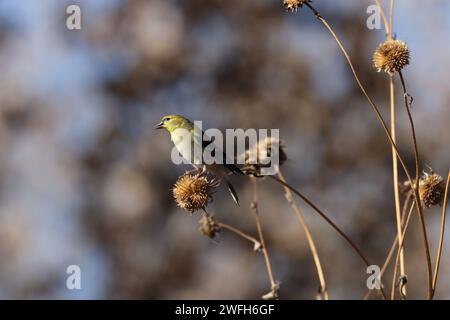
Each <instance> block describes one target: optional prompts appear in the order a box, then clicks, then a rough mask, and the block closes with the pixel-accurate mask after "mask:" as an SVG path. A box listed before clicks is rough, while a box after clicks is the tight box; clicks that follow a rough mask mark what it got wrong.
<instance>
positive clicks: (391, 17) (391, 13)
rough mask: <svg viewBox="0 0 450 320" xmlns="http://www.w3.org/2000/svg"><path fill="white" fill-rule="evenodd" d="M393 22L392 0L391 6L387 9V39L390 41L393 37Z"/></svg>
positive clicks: (392, 1)
mask: <svg viewBox="0 0 450 320" xmlns="http://www.w3.org/2000/svg"><path fill="white" fill-rule="evenodd" d="M393 20H394V0H391V6H390V9H389V32H388V39H392V36H393V30H394V28H393V26H392V24H393Z"/></svg>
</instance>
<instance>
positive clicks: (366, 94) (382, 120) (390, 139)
mask: <svg viewBox="0 0 450 320" xmlns="http://www.w3.org/2000/svg"><path fill="white" fill-rule="evenodd" d="M305 5H306V6H307V7H308V8H309V9H311V11H312V12H313V13H314V14H315V16H316V17H317V19H319V20H320V21H321V22H322V24H323V25H324V26H325V28H327V30H328V31H329V32H330V33H331V35H332V36H333V38H334V40H335V41H336V43H337V44H338V46H339V48H340V49H341V51H342V53H343V54H344V56H345V59H346V60H347V63H348V65H349V67H350V69H351V71H352V74H353V77H354V78H355V81H356V83H357V84H358V86H359V88H360V90H361V92H362V93H363V95H364V97H366V99H367V101H368V102H369V104H370V106H371V107H372V109H373V111H374V112H375V114H376V116H377V118H378V120H379V122H380V124H381V126H382V127H383V130H384V132H385V133H386V136H387V137H388V139H389V142H390V143H391V145H392V147H393V148H394V149H395V153H396V154H397V158H398V161H399V162H400V164H401V165H402V168H403V170H404V171H405V174H406V176H407V178H408V180H409V182H410V183H411V185H412V183H413V181H412V178H411V175H410V173H409V171H408V168H407V167H406V164H405V161H403V158H402V157H401V155H400V152H399V150H398V148H397V145H396V144H395V142H394V141H393V140H392V136H391V133H390V131H389V129H388V126H387V124H386V121H385V120H384V118H383V116H382V115H381V112H380V110H379V109H378V107H377V106H376V104H375V103H374V102H373V100H372V98H371V97H370V96H369V94H368V93H367V91H366V89H365V88H364V86H363V84H362V83H361V80H359V77H358V74H357V73H356V70H355V67H354V66H353V62H352V60H351V59H350V56H349V55H348V53H347V51H346V50H345V48H344V46H343V45H342V43H341V41H340V40H339V38H338V37H337V35H336V33H335V32H334V31H333V28H331V26H330V25H329V24H328V22H327V21H326V20H325V19H324V18H323V17H322V16H321V15H320V13H319V12H318V11H317V10H316V9H314V7H313V6H312V5H311V4H310V3H309V2H305Z"/></svg>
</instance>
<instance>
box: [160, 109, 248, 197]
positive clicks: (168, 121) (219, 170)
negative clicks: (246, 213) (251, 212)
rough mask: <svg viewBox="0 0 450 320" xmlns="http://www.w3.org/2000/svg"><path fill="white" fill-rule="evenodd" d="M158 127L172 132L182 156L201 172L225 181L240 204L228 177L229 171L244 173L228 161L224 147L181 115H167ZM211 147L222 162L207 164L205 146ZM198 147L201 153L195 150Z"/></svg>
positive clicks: (172, 137) (173, 140)
mask: <svg viewBox="0 0 450 320" xmlns="http://www.w3.org/2000/svg"><path fill="white" fill-rule="evenodd" d="M155 128H156V129H162V128H164V129H166V130H167V131H168V132H169V133H170V138H171V140H172V142H173V143H174V145H175V148H176V149H177V150H178V152H179V153H180V154H181V156H182V157H183V158H184V159H185V160H186V161H188V162H189V163H190V164H192V165H193V166H194V167H195V168H196V169H197V170H198V171H199V174H200V173H204V172H205V171H208V172H210V173H212V174H213V175H215V176H217V177H219V178H220V179H221V180H223V181H225V183H226V184H227V187H228V190H229V192H230V194H231V197H232V198H233V200H234V202H235V203H236V204H237V205H238V206H239V198H238V195H237V193H236V190H235V189H234V187H233V185H232V184H231V182H230V181H229V179H228V174H227V171H229V172H231V173H239V174H244V173H243V172H242V171H241V169H239V168H238V167H237V166H236V165H234V164H232V163H230V161H227V156H226V154H225V152H223V151H222V149H221V148H220V147H219V146H217V145H215V144H214V142H213V141H212V140H211V139H210V138H209V137H208V136H206V135H205V133H204V132H203V131H201V130H200V129H199V128H198V127H195V125H194V123H193V122H192V121H190V120H189V119H186V118H185V117H183V116H180V115H167V116H164V117H163V118H162V119H161V122H160V123H158V125H156V127H155ZM206 147H208V149H210V148H211V147H213V148H211V149H212V150H213V151H212V156H213V157H214V156H215V155H216V154H217V155H218V156H219V158H220V160H221V161H220V163H212V164H206V163H204V159H203V151H204V150H205V148H206ZM196 149H198V150H199V151H201V152H200V153H199V154H197V153H196V152H195V150H196Z"/></svg>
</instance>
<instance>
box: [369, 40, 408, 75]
mask: <svg viewBox="0 0 450 320" xmlns="http://www.w3.org/2000/svg"><path fill="white" fill-rule="evenodd" d="M409 57H410V54H409V49H408V46H407V45H406V43H405V42H403V41H400V40H387V41H385V42H383V43H381V44H380V45H379V46H378V47H377V49H376V50H375V53H374V54H373V65H374V66H375V68H377V71H378V72H380V71H384V72H386V73H388V74H390V75H392V74H394V73H395V72H398V71H400V70H402V69H403V68H404V67H405V66H406V65H408V64H409Z"/></svg>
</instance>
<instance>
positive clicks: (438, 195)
mask: <svg viewBox="0 0 450 320" xmlns="http://www.w3.org/2000/svg"><path fill="white" fill-rule="evenodd" d="M442 182H443V179H442V177H441V176H440V175H438V174H436V173H434V172H430V173H427V172H424V174H423V176H422V177H421V178H420V180H419V196H420V200H421V201H422V203H423V205H424V206H425V207H427V208H430V207H431V206H435V205H437V204H440V203H441V201H442V197H443V195H444V186H443V184H442Z"/></svg>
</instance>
